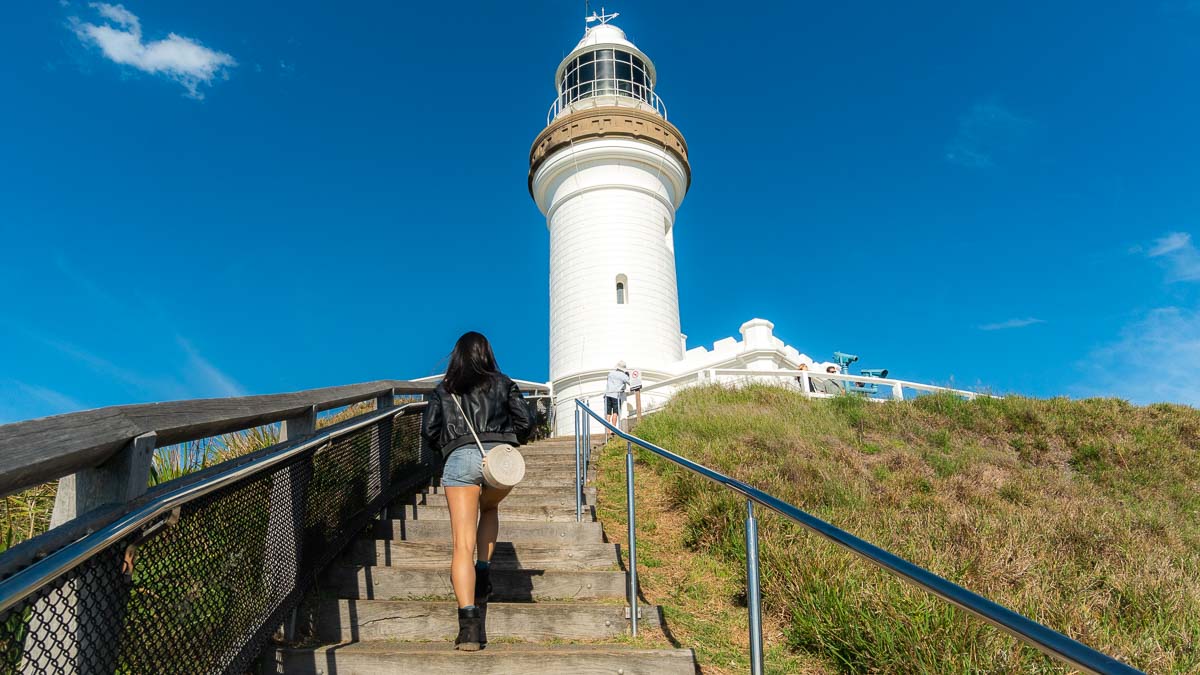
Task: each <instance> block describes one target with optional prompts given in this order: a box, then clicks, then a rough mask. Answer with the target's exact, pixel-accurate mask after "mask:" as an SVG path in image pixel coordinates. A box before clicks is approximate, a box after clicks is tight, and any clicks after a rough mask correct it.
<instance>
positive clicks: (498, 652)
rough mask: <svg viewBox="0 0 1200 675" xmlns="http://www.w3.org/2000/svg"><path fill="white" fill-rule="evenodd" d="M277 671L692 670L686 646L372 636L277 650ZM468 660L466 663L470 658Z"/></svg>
mask: <svg viewBox="0 0 1200 675" xmlns="http://www.w3.org/2000/svg"><path fill="white" fill-rule="evenodd" d="M275 661H276V662H277V663H278V664H280V665H281V666H283V667H284V669H283V670H279V671H276V672H287V673H289V674H295V675H316V674H317V673H337V674H338V675H385V674H386V675H391V674H392V673H400V672H421V673H433V674H436V673H453V674H455V675H457V674H459V673H463V672H470V673H472V675H501V674H503V675H508V674H509V673H522V674H523V675H560V674H561V673H579V674H582V675H593V674H595V675H600V674H601V673H603V674H605V675H611V674H612V673H616V672H621V673H624V674H625V675H642V674H646V675H692V674H693V673H694V672H695V665H694V664H695V655H694V654H693V653H692V650H690V649H668V648H659V649H654V648H641V647H626V646H623V645H611V644H571V645H559V644H555V645H543V644H536V643H496V642H491V643H489V644H488V645H487V648H486V649H484V650H483V651H482V652H477V653H468V652H458V651H455V650H454V649H452V648H451V647H450V645H449V644H447V642H445V641H438V642H402V641H397V640H373V641H369V642H351V643H341V644H335V645H322V646H318V647H308V648H283V649H278V650H276V654H275ZM468 661H469V663H468Z"/></svg>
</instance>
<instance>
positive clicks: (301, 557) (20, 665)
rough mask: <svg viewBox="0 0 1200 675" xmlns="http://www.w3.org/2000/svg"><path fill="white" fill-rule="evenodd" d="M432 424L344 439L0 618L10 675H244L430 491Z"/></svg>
mask: <svg viewBox="0 0 1200 675" xmlns="http://www.w3.org/2000/svg"><path fill="white" fill-rule="evenodd" d="M420 422H421V415H420V412H419V410H406V411H400V412H398V414H397V415H395V416H390V415H389V416H386V417H383V418H382V419H380V420H378V421H375V422H373V423H371V424H368V425H365V426H362V427H360V428H357V429H354V430H352V431H348V432H346V433H334V434H333V435H332V436H331V437H330V438H329V439H328V440H327V441H325V442H323V443H321V444H318V445H315V446H314V447H311V448H309V449H307V450H306V451H304V452H300V453H297V454H295V455H294V456H291V457H289V458H288V459H286V460H285V461H283V462H280V463H276V464H274V465H272V466H270V467H269V468H267V469H264V470H262V471H258V472H254V473H250V474H249V475H247V476H245V477H244V478H240V479H238V480H236V481H235V482H231V483H229V484H226V485H222V486H221V487H220V488H218V489H216V490H213V491H211V492H209V493H207V494H205V495H204V496H202V497H199V498H196V499H194V500H192V501H187V502H185V503H183V504H182V505H180V506H178V507H177V508H175V509H174V510H172V511H169V512H167V513H164V514H161V515H159V516H156V517H155V518H153V519H151V520H150V521H148V522H146V523H143V524H142V525H141V526H140V528H139V529H138V530H136V531H135V532H133V533H130V534H129V535H128V536H126V537H125V538H123V539H121V540H120V541H117V542H115V543H113V544H110V545H109V546H107V547H106V548H104V549H102V550H100V551H99V552H98V553H97V554H94V555H92V556H90V557H88V558H87V559H86V560H84V561H83V562H82V563H80V564H79V565H77V566H76V567H74V568H72V569H70V570H68V571H66V572H65V573H62V574H60V575H59V576H58V577H57V578H55V579H53V580H52V581H51V582H50V583H47V584H46V585H44V586H43V587H41V588H40V589H39V590H38V591H37V592H35V593H33V594H31V595H29V596H27V597H25V598H24V599H22V600H21V601H19V602H17V603H16V604H15V605H13V606H11V607H9V608H8V609H6V610H4V611H3V612H0V673H31V674H33V673H38V674H40V673H64V672H77V673H87V674H92V673H96V674H100V673H105V674H108V673H121V674H126V673H127V674H130V675H134V674H137V675H141V674H143V673H180V674H183V673H189V674H190V673H223V672H224V673H241V672H245V671H246V670H247V669H249V668H250V667H251V665H252V663H253V661H254V660H255V659H256V658H257V656H258V654H259V652H260V651H261V649H262V647H263V645H264V644H265V643H266V641H267V640H268V638H269V637H270V636H271V635H272V634H273V633H274V631H275V630H276V629H277V628H278V627H279V626H280V625H281V624H282V623H283V622H284V620H285V618H286V617H287V616H288V615H289V613H290V612H291V610H292V609H293V608H294V607H296V605H297V604H298V603H299V601H300V599H301V598H302V596H303V594H304V593H305V591H306V590H307V589H308V588H309V586H310V585H311V584H312V582H313V581H314V580H315V579H316V578H317V576H318V575H319V574H320V572H321V571H322V569H323V568H324V567H325V566H326V565H328V563H329V562H330V561H331V560H332V559H333V557H334V556H336V555H337V554H338V553H339V552H340V551H341V549H342V548H343V547H344V545H345V544H346V543H347V542H349V541H350V539H351V538H353V537H354V536H355V535H356V534H357V533H358V532H359V531H361V530H362V529H363V528H364V527H365V526H366V525H367V524H368V522H369V521H370V520H371V519H372V518H373V517H374V516H375V514H376V513H378V511H379V510H380V509H382V508H383V507H384V506H385V505H386V504H387V503H388V502H389V501H390V500H391V499H393V498H394V497H395V496H396V495H397V494H399V493H400V492H402V491H406V490H412V489H414V488H416V487H417V486H419V485H421V484H423V483H424V482H425V481H427V480H428V479H429V478H430V473H431V470H432V467H431V464H430V462H429V461H428V457H427V453H424V452H423V451H422V443H421V439H420ZM35 564H38V563H35Z"/></svg>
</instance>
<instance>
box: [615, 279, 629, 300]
mask: <svg viewBox="0 0 1200 675" xmlns="http://www.w3.org/2000/svg"><path fill="white" fill-rule="evenodd" d="M617 304H618V305H626V304H629V280H628V279H626V278H625V275H624V274H618V275H617Z"/></svg>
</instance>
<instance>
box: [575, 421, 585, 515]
mask: <svg viewBox="0 0 1200 675" xmlns="http://www.w3.org/2000/svg"><path fill="white" fill-rule="evenodd" d="M583 417H584V414H583V411H582V410H580V409H579V404H578V403H576V404H575V522H577V523H580V522H583V484H582V483H581V482H580V480H579V475H580V474H579V460H580V457H581V455H582V454H583V448H582V447H581V446H580V443H582V440H581V439H582V438H583V436H582V435H581V432H582V431H583V429H582V426H583Z"/></svg>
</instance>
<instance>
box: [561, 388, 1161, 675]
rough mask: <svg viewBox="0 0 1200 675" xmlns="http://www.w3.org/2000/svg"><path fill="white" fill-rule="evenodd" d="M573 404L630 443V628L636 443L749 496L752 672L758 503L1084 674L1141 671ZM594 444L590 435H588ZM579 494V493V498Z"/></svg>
mask: <svg viewBox="0 0 1200 675" xmlns="http://www.w3.org/2000/svg"><path fill="white" fill-rule="evenodd" d="M575 405H576V408H577V414H578V415H580V417H582V418H583V420H584V428H589V429H590V427H588V424H590V419H591V418H595V419H596V421H598V422H599V423H600V424H601V425H603V426H604V427H605V428H606V429H608V430H609V431H610V432H611V433H613V434H615V435H616V436H618V437H619V438H621V439H623V440H625V441H626V455H625V471H626V499H627V504H628V509H629V520H628V525H629V572H630V589H629V597H630V616H631V617H634V618H633V619H632V624H631V626H632V631H633V634H634V635H637V619H636V617H637V595H636V591H637V585H636V584H637V555H636V551H637V549H636V544H635V543H634V542H635V541H636V531H635V527H634V508H633V445H634V444H635V443H636V444H637V445H638V446H639V447H642V448H645V449H646V450H649V451H650V452H652V453H654V454H656V455H658V456H660V457H662V458H663V459H666V460H669V461H671V462H674V463H675V464H678V465H679V466H681V467H683V468H685V469H688V470H689V471H691V472H693V473H696V474H699V475H700V476H703V477H704V478H707V479H709V480H711V481H713V482H714V483H717V484H719V485H722V486H724V487H726V488H729V489H730V490H733V491H734V492H737V493H739V494H741V495H742V496H743V497H745V498H746V501H747V504H746V509H747V517H746V551H747V556H746V565H747V586H748V588H747V597H748V598H749V603H748V604H749V605H750V645H751V663H750V667H751V672H753V673H754V674H755V675H760V674H761V673H762V627H761V626H762V624H761V613H760V609H759V601H758V596H759V589H758V555H757V551H758V541H757V527H758V526H757V521H756V520H755V518H754V504H755V503H758V504H761V505H762V506H765V507H766V508H768V509H771V510H772V511H774V512H776V513H778V514H780V515H782V516H783V517H785V518H788V519H790V520H793V521H795V522H797V523H799V524H800V525H802V526H803V527H805V528H806V529H808V530H809V531H811V532H813V533H815V534H818V535H820V536H822V537H825V538H826V539H828V540H829V541H832V542H833V543H834V544H837V545H838V546H840V547H842V548H844V549H846V550H848V551H850V552H851V553H854V554H855V555H858V556H859V557H861V558H863V559H864V560H866V561H867V562H869V563H871V564H873V565H876V566H877V567H880V568H882V569H883V570H884V571H886V572H888V573H890V574H892V575H893V576H896V577H899V578H901V579H903V580H905V581H908V582H909V583H911V584H913V585H915V586H917V587H919V588H921V589H923V590H925V591H927V592H929V593H932V594H934V595H936V596H937V597H939V598H941V599H942V600H945V601H947V602H949V603H951V604H953V605H955V606H957V607H959V608H960V609H964V610H966V611H967V612H970V613H971V614H974V615H975V616H977V617H979V618H980V619H983V620H984V621H986V622H987V623H990V624H991V625H993V626H995V627H996V628H999V629H1000V630H1003V631H1004V632H1006V633H1008V634H1010V635H1012V636H1013V637H1015V638H1017V639H1018V640H1020V641H1021V642H1024V643H1025V644H1027V645H1029V646H1031V647H1034V648H1035V649H1037V650H1039V651H1041V652H1042V653H1044V654H1046V655H1048V656H1051V657H1053V658H1056V659H1059V660H1061V661H1064V662H1066V663H1067V664H1068V665H1070V666H1071V667H1073V668H1078V669H1079V670H1081V671H1083V672H1086V673H1100V674H1102V675H1127V674H1135V673H1141V672H1142V671H1140V670H1137V669H1135V668H1133V667H1131V666H1128V665H1126V664H1124V663H1122V662H1121V661H1118V660H1117V659H1114V658H1113V657H1111V656H1109V655H1107V654H1103V653H1101V652H1098V651H1096V650H1094V649H1092V648H1091V647H1088V646H1087V645H1085V644H1083V643H1081V642H1078V641H1076V640H1072V639H1071V638H1069V637H1067V636H1066V635H1063V634H1062V633H1059V632H1058V631H1055V630H1053V629H1051V628H1048V627H1046V626H1043V625H1042V624H1040V623H1038V622H1036V621H1033V620H1032V619H1028V618H1026V617H1024V616H1022V615H1020V614H1018V613H1016V612H1014V611H1012V610H1011V609H1008V608H1007V607H1004V606H1003V605H1000V604H998V603H995V602H992V601H991V600H988V599H987V598H985V597H983V596H981V595H978V594H976V593H972V592H971V591H969V590H967V589H965V588H963V587H962V586H959V585H958V584H955V583H953V582H951V581H948V580H946V579H943V578H942V577H939V576H938V575H936V574H934V573H933V572H930V571H928V570H926V569H925V568H923V567H920V566H918V565H915V564H913V563H911V562H909V561H907V560H905V559H903V558H901V557H899V556H897V555H894V554H892V553H889V552H888V551H885V550H884V549H882V548H879V547H878V546H875V545H874V544H871V543H869V542H867V541H864V540H862V539H859V538H858V537H856V536H854V535H852V534H850V533H849V532H846V531H845V530H842V529H839V528H837V527H834V526H833V525H830V524H829V523H827V522H825V521H823V520H821V519H820V518H816V517H815V516H812V515H809V514H808V513H805V512H804V511H801V510H800V509H798V508H796V507H795V506H792V505H791V504H788V503H787V502H785V501H783V500H781V499H778V498H776V497H773V496H771V495H769V494H767V493H765V492H763V491H761V490H759V489H757V488H755V487H752V486H750V485H747V484H746V483H743V482H741V481H739V480H736V479H734V478H730V477H729V476H726V475H725V474H722V473H719V472H717V471H714V470H712V469H710V468H708V467H706V466H703V465H701V464H697V463H696V462H693V461H691V460H689V459H686V458H684V457H681V456H679V455H676V454H675V453H673V452H671V451H669V450H665V449H663V448H660V447H658V446H657V445H654V444H653V443H650V442H649V441H646V440H643V439H641V438H638V437H637V436H634V435H632V434H627V433H625V432H624V431H621V430H620V429H619V428H617V427H615V426H613V425H611V424H609V423H608V421H607V420H605V419H604V418H603V417H601V416H600V415H598V414H596V412H595V411H594V410H592V409H591V408H589V407H588V406H587V405H586V404H585V403H583V402H582V401H580V400H578V399H576V401H575ZM575 429H576V432H575V433H576V438H577V447H578V439H579V438H580V426H579V425H578V424H577V425H576V427H575ZM587 438H588V439H589V442H588V443H587V445H588V446H590V445H591V443H590V436H588V437H587ZM580 459H581V457H580V454H579V453H577V454H576V462H577V463H578V462H579V460H580ZM578 487H579V489H577V490H576V494H577V495H580V496H581V494H582V484H579V486H578ZM578 498H579V497H577V499H578Z"/></svg>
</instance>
